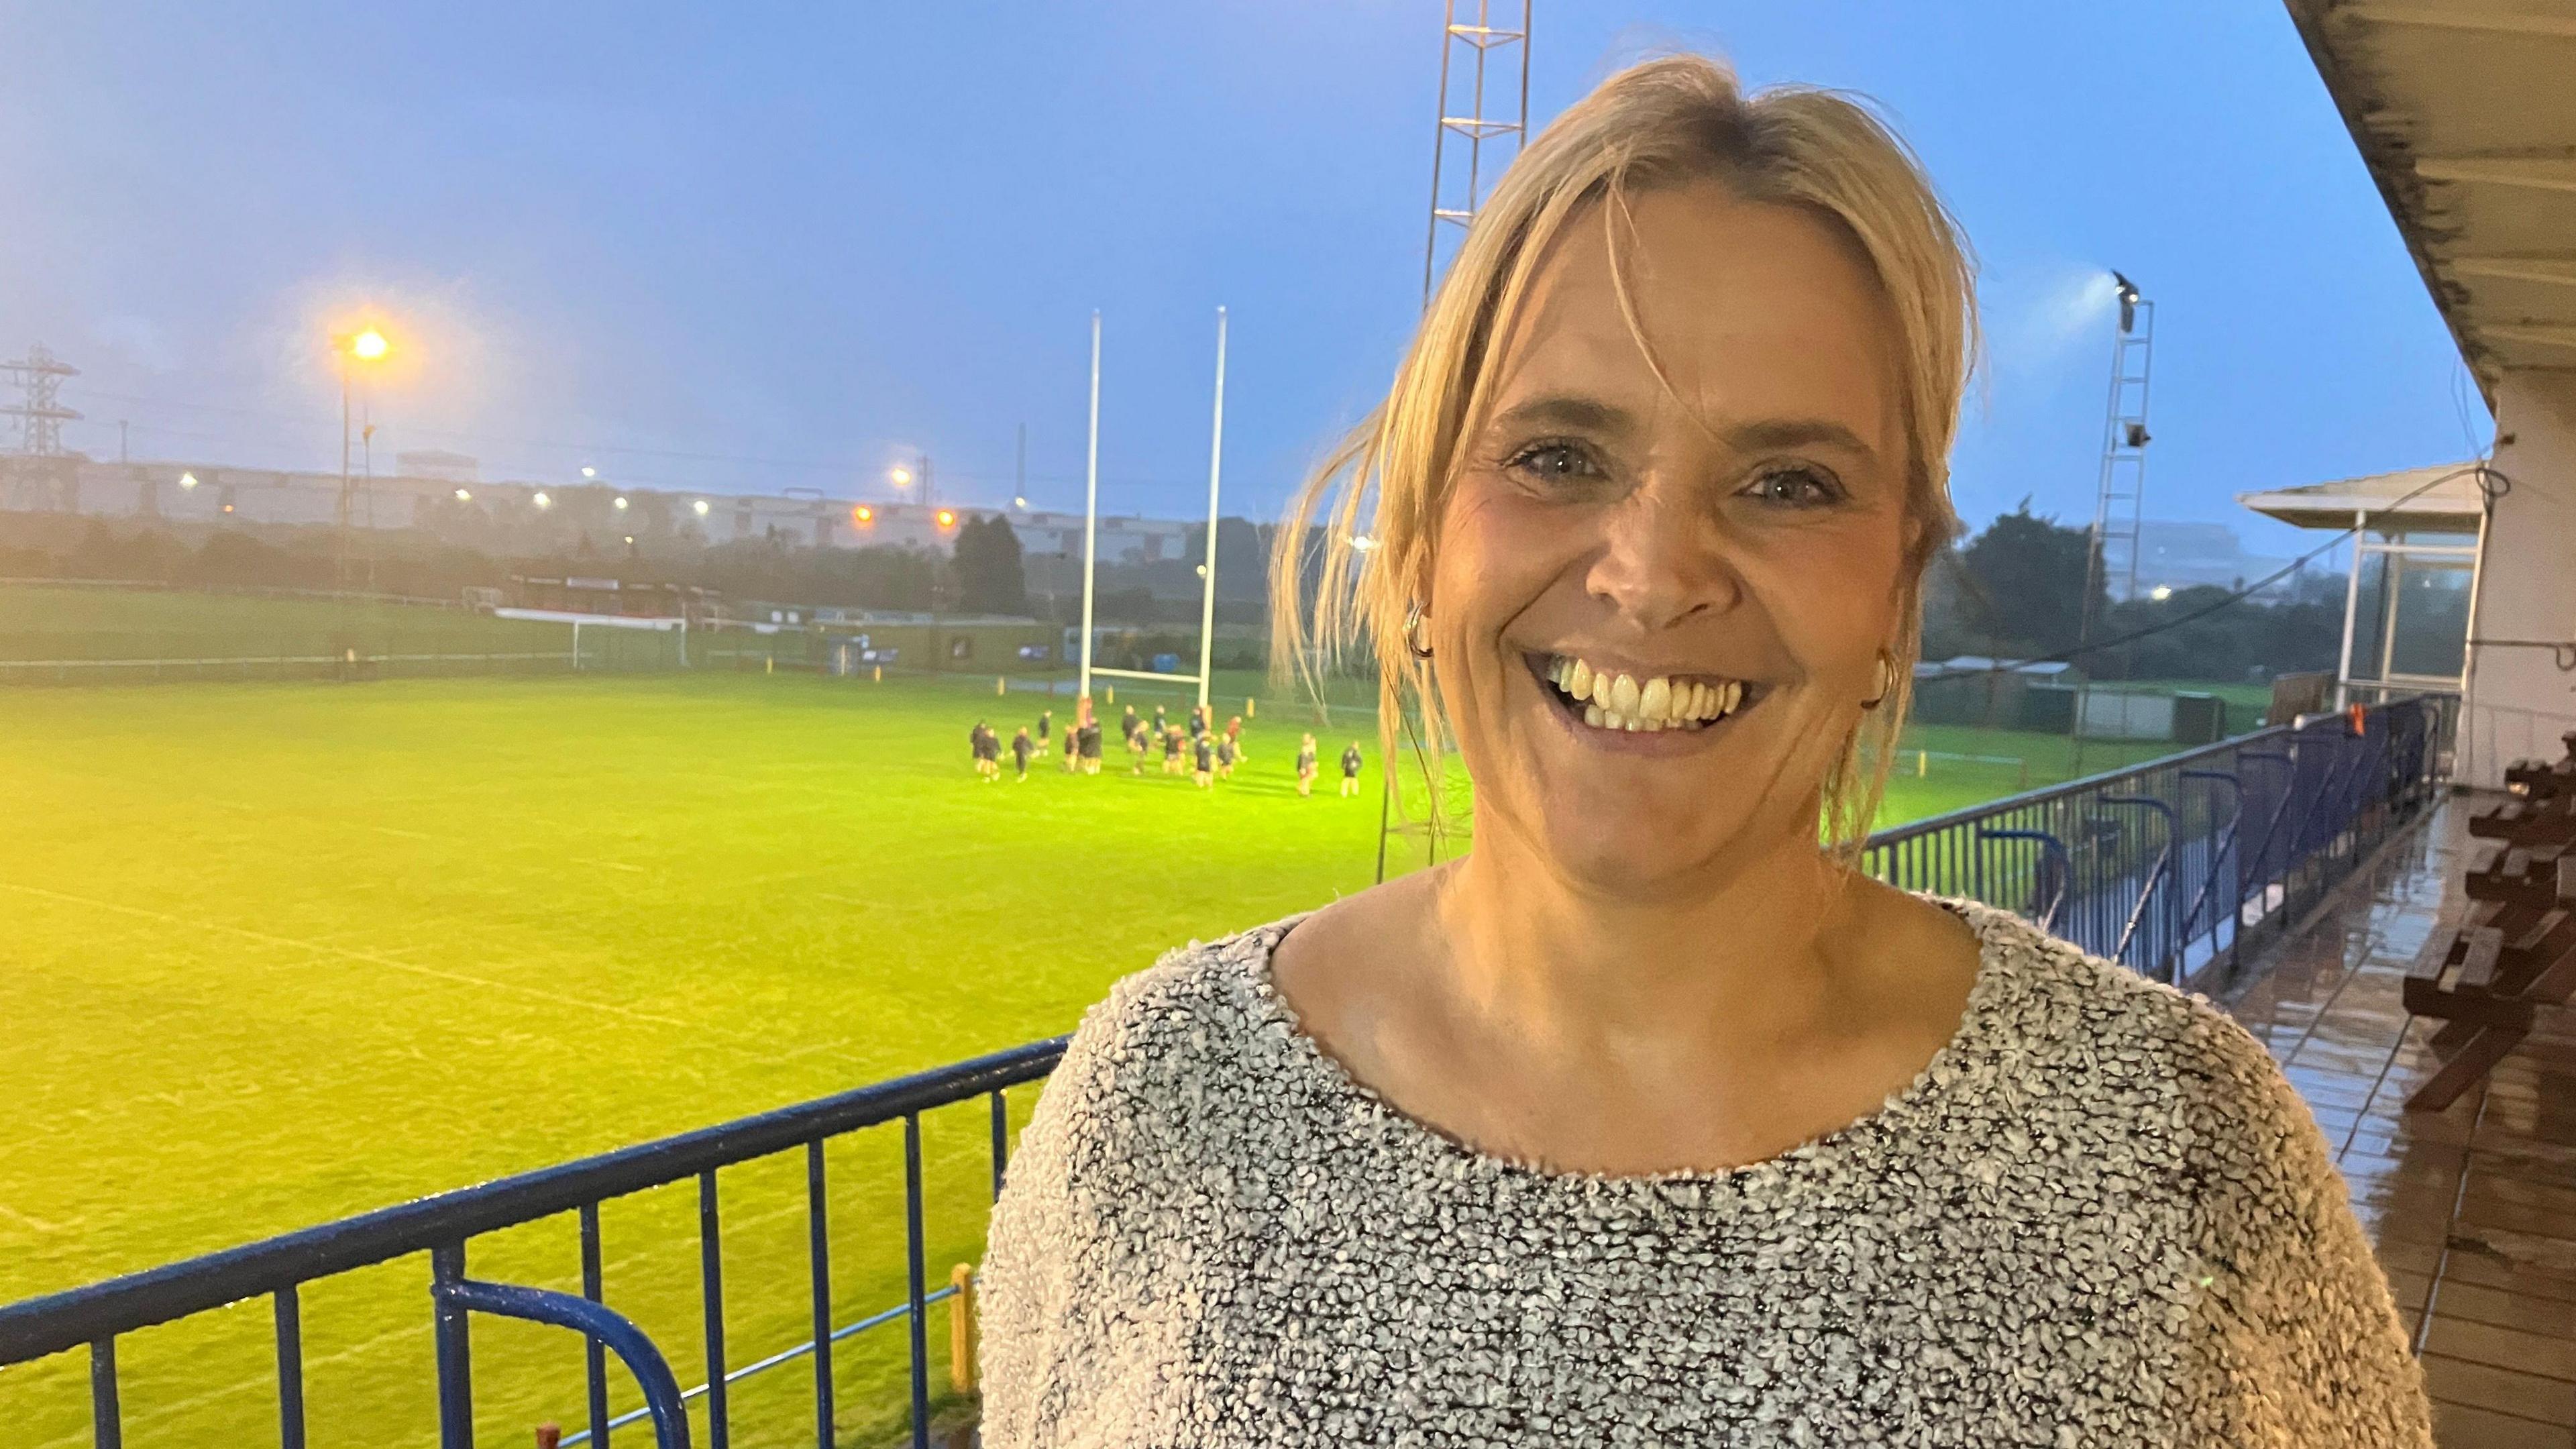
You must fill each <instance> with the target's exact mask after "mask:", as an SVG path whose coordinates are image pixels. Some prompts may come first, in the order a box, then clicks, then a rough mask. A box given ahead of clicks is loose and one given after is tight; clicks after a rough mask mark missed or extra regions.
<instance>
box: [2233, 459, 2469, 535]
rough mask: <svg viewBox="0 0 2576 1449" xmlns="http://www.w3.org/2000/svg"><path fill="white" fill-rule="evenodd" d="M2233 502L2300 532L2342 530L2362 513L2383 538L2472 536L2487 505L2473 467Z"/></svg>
mask: <svg viewBox="0 0 2576 1449" xmlns="http://www.w3.org/2000/svg"><path fill="white" fill-rule="evenodd" d="M2236 501H2237V502H2239V503H2241V504H2244V505H2245V506H2246V507H2248V508H2251V509H2253V510H2254V511H2255V512H2257V513H2260V514H2262V515H2264V516H2265V517H2267V518H2277V519H2279V520H2281V521H2282V522H2283V523H2287V524H2291V525H2293V526H2295V527H2298V528H2324V529H2337V530H2340V529H2346V528H2350V527H2352V524H2353V518H2354V516H2355V515H2357V514H2364V513H2366V514H2369V515H2370V520H2371V527H2372V528H2374V529H2377V530H2379V531H2381V532H2413V533H2475V532H2477V531H2478V520H2479V518H2480V516H2481V515H2482V513H2483V510H2484V505H2485V498H2484V495H2483V493H2482V492H2481V490H2480V489H2479V486H2478V474H2477V465H2476V464H2474V463H2460V464H2448V465H2444V466H2442V467H2438V468H2409V469H2407V470H2405V471H2404V472H2399V473H2374V474H2372V475H2370V476H2369V477H2367V478H2342V479H2337V480H2336V481H2334V482H2332V483H2308V484H2303V485H2301V486H2299V487H2296V488H2275V489H2272V490H2270V491H2269V492H2264V493H2239V494H2237V495H2236Z"/></svg>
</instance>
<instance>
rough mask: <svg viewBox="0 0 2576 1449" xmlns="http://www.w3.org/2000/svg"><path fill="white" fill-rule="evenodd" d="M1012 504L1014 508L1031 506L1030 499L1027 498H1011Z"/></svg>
mask: <svg viewBox="0 0 2576 1449" xmlns="http://www.w3.org/2000/svg"><path fill="white" fill-rule="evenodd" d="M1011 506H1012V507H1013V508H1026V507H1028V506H1029V500H1027V499H1025V498H1014V499H1012V500H1011Z"/></svg>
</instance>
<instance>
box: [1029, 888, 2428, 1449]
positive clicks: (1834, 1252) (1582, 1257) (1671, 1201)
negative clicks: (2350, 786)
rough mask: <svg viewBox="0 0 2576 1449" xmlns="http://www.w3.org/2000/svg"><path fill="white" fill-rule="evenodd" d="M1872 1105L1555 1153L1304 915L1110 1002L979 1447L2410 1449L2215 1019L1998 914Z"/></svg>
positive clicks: (2371, 1337)
mask: <svg viewBox="0 0 2576 1449" xmlns="http://www.w3.org/2000/svg"><path fill="white" fill-rule="evenodd" d="M1950 904H1951V906H1952V909H1954V910H1958V911H1959V912H1961V914H1962V915H1963V916H1964V917H1965V918H1966V919H1967V921H1968V922H1969V924H1970V925H1971V926H1973V927H1974V928H1975V930H1976V931H1977V933H1978V935H1979V937H1980V938H1981V939H1982V941H1983V942H1984V960H1983V965H1982V968H1981V970H1980V972H1979V975H1978V979H1977V982H1976V985H1975V987H1974V989H1973V990H1972V991H1971V993H1970V996H1969V1005H1968V1011H1967V1015H1966V1018H1965V1020H1964V1021H1963V1022H1962V1023H1961V1027H1960V1031H1959V1034H1958V1035H1957V1037H1956V1038H1955V1039H1954V1040H1952V1041H1951V1043H1950V1044H1949V1045H1948V1046H1946V1047H1944V1048H1943V1049H1942V1051H1941V1053H1940V1054H1939V1055H1937V1056H1936V1057H1934V1058H1933V1060H1932V1061H1931V1062H1930V1063H1929V1064H1928V1065H1927V1066H1926V1067H1925V1069H1924V1071H1923V1072H1922V1074H1921V1075H1920V1076H1919V1077H1918V1078H1917V1079H1916V1081H1915V1082H1914V1083H1913V1085H1912V1086H1910V1087H1908V1088H1907V1089H1906V1090H1904V1091H1902V1092H1900V1093H1898V1094H1897V1095H1895V1096H1894V1097H1891V1098H1890V1099H1889V1100H1888V1102H1887V1104H1886V1106H1885V1107H1884V1109H1882V1110H1881V1111H1879V1112H1877V1113H1874V1114H1872V1115H1871V1116H1868V1117H1865V1118H1863V1119H1861V1120H1860V1121H1858V1122H1856V1123H1854V1124H1852V1125H1851V1126H1849V1127H1847V1128H1844V1129H1843V1130H1841V1131H1839V1132H1836V1133H1833V1134H1832V1135H1830V1136H1827V1137H1824V1138H1821V1139H1818V1140H1817V1141H1815V1142H1811V1143H1809V1144H1807V1145H1805V1146H1803V1147H1800V1148H1798V1149H1796V1150H1794V1151H1792V1152H1789V1153H1787V1154H1784V1155H1783V1156H1781V1157H1778V1158H1774V1159H1772V1160H1770V1161H1767V1162H1762V1163H1758V1164H1754V1165H1752V1166H1748V1167H1745V1168H1741V1169H1738V1170H1736V1171H1733V1172H1727V1173H1719V1174H1698V1175H1680V1174H1677V1175H1670V1176H1658V1177H1643V1178H1605V1177H1590V1176H1579V1175H1569V1174H1562V1173H1551V1172H1544V1171H1539V1170H1535V1169H1532V1168H1529V1167H1524V1166H1518V1165H1515V1164H1512V1163H1509V1162H1505V1161H1502V1160H1500V1159H1497V1158H1494V1157H1491V1156H1487V1155H1484V1154H1480V1153H1477V1152H1475V1151H1472V1150H1470V1149H1468V1148H1466V1147H1463V1146H1461V1145H1459V1144H1458V1143H1456V1142H1454V1141H1452V1140H1450V1139H1448V1138H1446V1137H1444V1136H1442V1135H1440V1134H1439V1133H1436V1132H1434V1131H1432V1130H1430V1129H1428V1128H1426V1127H1424V1126H1423V1125H1422V1124H1420V1123H1417V1122H1415V1121H1413V1120H1411V1119H1409V1118H1407V1117H1404V1116H1403V1115H1401V1114H1399V1113H1397V1112H1396V1111H1394V1110H1393V1109H1392V1108H1390V1107H1389V1106H1387V1105H1386V1104H1385V1103H1384V1102H1383V1101H1382V1100H1380V1099H1379V1098H1377V1097H1376V1096H1374V1095H1373V1094H1371V1093H1370V1092H1369V1091H1368V1090H1367V1089H1365V1088H1363V1087H1361V1086H1359V1085H1358V1084H1357V1083H1355V1082H1353V1081H1352V1080H1351V1079H1350V1077H1349V1076H1348V1075H1347V1074H1346V1073H1344V1072H1343V1071H1342V1070H1341V1069H1340V1067H1339V1066H1338V1065H1337V1064H1336V1063H1334V1062H1333V1061H1332V1060H1331V1059H1330V1058H1328V1057H1326V1056H1325V1055H1324V1054H1323V1053H1322V1052H1321V1051H1320V1050H1319V1049H1318V1048H1317V1046H1316V1045H1315V1043H1314V1041H1313V1040H1312V1039H1311V1038H1309V1037H1307V1036H1305V1035H1304V1034H1303V1033H1302V1032H1300V1031H1299V1029H1298V1026H1297V1022H1296V1019H1295V1017H1294V1016H1293V1015H1292V1014H1291V1012H1290V1011H1289V1009H1288V1007H1287V1005H1286V1003H1285V1002H1284V1001H1283V1000H1281V998H1280V997H1279V996H1278V994H1277V993H1276V992H1275V991H1274V990H1273V989H1272V987H1271V984H1270V974H1269V959H1270V950H1271V947H1272V946H1273V945H1275V944H1276V943H1277V941H1278V939H1279V938H1280V936H1281V935H1283V934H1284V933H1285V932H1286V930H1287V929H1288V923H1281V924H1278V925H1272V926H1266V927H1263V928H1261V929H1259V930H1256V931H1251V932H1248V933H1246V934H1244V935H1241V936H1237V937H1234V938H1232V939H1230V940H1226V941H1220V942H1217V943H1216V944H1214V945H1211V946H1197V945H1193V946H1191V947H1190V948H1189V949H1187V950H1183V951H1179V952H1175V953H1174V954H1172V955H1171V956H1170V957H1168V958H1166V959H1165V960H1164V961H1163V962H1162V963H1160V964H1159V965H1157V966H1156V967H1155V968H1154V969H1152V970H1150V971H1146V972H1143V973H1141V974H1139V975H1136V976H1133V977H1130V978H1128V979H1127V980H1125V981H1123V982H1121V983H1119V985H1118V987H1117V989H1116V990H1115V991H1114V992H1113V993H1112V994H1111V996H1110V998H1109V999H1108V1000H1107V1001H1106V1002H1104V1003H1102V1004H1101V1005H1100V1006H1098V1007H1096V1008H1094V1009H1093V1010H1092V1012H1091V1013H1090V1015H1089V1016H1088V1017H1086V1018H1085V1019H1084V1021H1083V1025H1082V1030H1081V1031H1080V1033H1079V1034H1078V1035H1076V1037H1075V1038H1074V1042H1073V1046H1072V1049H1071V1050H1070V1051H1069V1052H1068V1053H1067V1054H1066V1056H1065V1060H1064V1065H1063V1066H1062V1067H1061V1068H1060V1069H1059V1070H1058V1071H1057V1073H1056V1075H1055V1078H1054V1080H1053V1081H1052V1082H1051V1083H1050V1084H1049V1085H1048V1087H1047V1089H1046V1094H1045V1096H1044V1098H1043V1099H1042V1100H1041V1101H1040V1103H1039V1105H1038V1109H1037V1113H1036V1116H1035V1119H1034V1120H1033V1121H1032V1122H1031V1123H1030V1125H1029V1129H1028V1131H1027V1133H1026V1135H1025V1137H1024V1138H1023V1141H1022V1146H1021V1150H1020V1154H1019V1156H1018V1157H1017V1159H1015V1160H1014V1161H1013V1162H1012V1164H1011V1170H1010V1178H1009V1186H1008V1189H1007V1191H1005V1192H1004V1193H1003V1196H1002V1203H1001V1206H1000V1207H999V1209H998V1210H997V1211H996V1215H995V1218H994V1222H993V1230H992V1240H991V1247H990V1252H989V1256H988V1259H987V1262H986V1265H985V1270H984V1280H983V1281H984V1302H985V1305H986V1306H985V1317H984V1373H985V1383H986V1388H985V1401H984V1442H985V1443H986V1444H987V1445H989V1446H992V1449H1035V1446H1059V1445H1062V1446H1074V1445H1081V1446H1092V1445H1118V1446H1128V1445H1175V1446H1178V1445H1191V1446H1229V1449H1230V1446H1243V1449H1250V1446H1256V1445H1257V1446H1265V1449H1266V1446H1282V1445H1307V1444H1364V1445H1419V1446H1451V1445H1479V1446H1481V1445H1536V1444H1552V1443H1583V1444H1730V1445H1732V1444H1745V1445H1751V1444H1815V1445H1833V1446H1842V1445H1853V1444H1881V1443H1884V1444H1959V1445H2003V1444H2036V1445H2049V1446H2076V1445H2081V1446H2088V1449H2089V1446H2096V1445H2107V1446H2132V1445H2154V1444H2187V1445H2213V1446H2214V1445H2229V1446H2235V1445H2284V1446H2289V1445H2295V1446H2300V1449H2314V1446H2339V1445H2350V1446H2360V1445H2370V1446H2384V1445H2404V1446H2424V1445H2430V1444H2431V1442H2432V1434H2431V1429H2430V1427H2429V1425H2428V1422H2427V1407H2426V1404H2425V1399H2424V1393H2423V1389H2422V1385H2421V1380H2420V1378H2419V1375H2418V1373H2417V1370H2416V1366H2415V1364H2414V1363H2413V1361H2412V1360H2411V1359H2410V1358H2409V1357H2408V1355H2407V1349H2406V1343H2405V1339H2404V1337H2403V1334H2402V1332H2401V1330H2400V1327H2399V1324H2398V1320H2397V1316H2396V1313H2395V1311H2394V1309H2393V1308H2392V1306H2391V1304H2390V1301H2389V1295H2388V1289H2387V1286H2386V1283H2385V1280H2384V1279H2382V1277H2381V1276H2380V1273H2379V1270H2378V1268H2377V1266H2376V1265H2375V1264H2374V1263H2373V1262H2372V1260H2371V1256H2370V1251H2369V1248H2368V1246H2367V1244H2366V1243H2365V1242H2364V1241H2363V1238H2362V1235H2361V1232H2360V1229H2359V1226H2358V1225H2357V1224H2356V1223H2355V1222H2354V1220H2353V1217H2352V1213H2351V1210H2350V1209H2349V1207H2348V1206H2347V1205H2346V1201H2345V1196H2344V1190H2343V1185H2342V1182H2341V1180H2340V1179H2339V1178H2338V1177H2337V1176H2336V1174H2335V1172H2334V1170H2333V1168H2332V1166H2331V1165H2330V1163H2329V1160H2328V1158H2327V1156H2326V1152H2325V1148H2324V1143H2323V1142H2322V1140H2321V1139H2320V1137H2319V1136H2318V1133H2317V1129H2316V1126H2315V1123H2314V1122H2313V1120H2312V1119H2311V1118H2310V1117H2309V1115H2308V1113H2307V1110H2306V1108H2305V1106H2304V1105H2303V1104H2302V1103H2301V1102H2300V1101H2299V1099H2298V1097H2297V1096H2296V1095H2295V1094H2294V1093H2293V1092H2292V1090H2291V1088H2290V1086H2289V1084H2288V1082H2286V1081H2285V1080H2284V1079H2283V1078H2282V1076H2281V1073H2280V1071H2279V1070H2278V1069H2277V1068H2276V1067H2275V1066H2274V1064H2273V1062H2272V1059H2271V1057H2270V1056H2269V1055H2268V1054H2266V1053H2265V1051H2264V1050H2263V1048H2262V1047H2261V1045H2260V1044H2258V1043H2256V1042H2255V1041H2254V1040H2253V1038H2251V1037H2250V1036H2248V1035H2247V1034H2246V1033H2245V1032H2244V1031H2243V1030H2242V1029H2240V1028H2239V1027H2237V1026H2236V1025H2235V1024H2234V1023H2233V1022H2231V1021H2229V1020H2228V1019H2227V1018H2226V1017H2224V1016H2223V1015H2221V1014H2220V1013H2219V1012H2218V1011H2216V1010H2215V1009H2213V1008H2212V1007H2210V1006H2209V1005H2208V1004H2207V1003H2205V1002H2203V1001H2200V1000H2197V999H2194V998H2187V997H2185V996H2183V995H2181V994H2179V993H2177V992H2174V991H2172V990H2170V989H2168V988H2165V987H2162V986H2157V985H2153V984H2151V983H2148V982H2145V981H2142V980H2140V979H2138V978H2137V977H2135V976H2133V975H2131V974H2129V973H2127V972H2124V971H2121V970H2119V969H2117V968H2114V967H2112V966H2109V965H2107V964H2105V963H2103V962H2101V961H2098V960H2095V959H2093V958H2090V957H2087V956H2085V955H2083V954H2081V953H2080V952H2078V951H2076V950H2075V949H2074V948H2072V947H2070V946H2067V945H2065V944H2063V943H2061V942H2057V941H2054V940H2051V939H2049V938H2048V937H2046V936H2043V935H2041V934H2040V933H2038V932H2037V931H2035V930H2033V929H2032V928H2031V927H2029V926H2027V925H2025V924H2023V923H2022V922H2020V921H2018V920H2016V919H2014V918H2013V917H2011V916H2009V915H2005V914H2003V913H2000V912H1996V911H1991V910H1987V909H1985V908H1983V907H1976V906H1966V905H1958V904H1956V903H1950Z"/></svg>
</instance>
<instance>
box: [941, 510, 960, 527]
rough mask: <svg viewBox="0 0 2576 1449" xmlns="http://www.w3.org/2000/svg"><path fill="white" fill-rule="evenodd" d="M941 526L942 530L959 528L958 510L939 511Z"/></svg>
mask: <svg viewBox="0 0 2576 1449" xmlns="http://www.w3.org/2000/svg"><path fill="white" fill-rule="evenodd" d="M939 526H940V527H942V528H955V527H956V526H957V512H956V510H955V509H950V508H943V509H941V510H939Z"/></svg>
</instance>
